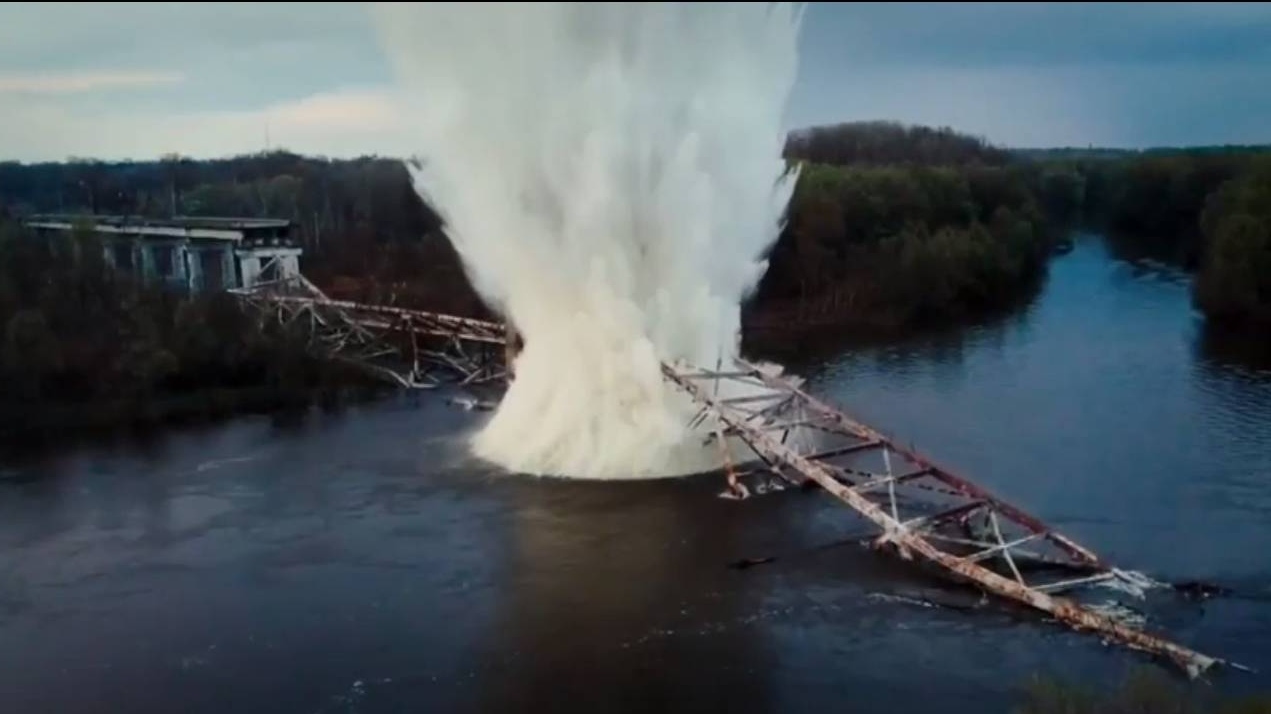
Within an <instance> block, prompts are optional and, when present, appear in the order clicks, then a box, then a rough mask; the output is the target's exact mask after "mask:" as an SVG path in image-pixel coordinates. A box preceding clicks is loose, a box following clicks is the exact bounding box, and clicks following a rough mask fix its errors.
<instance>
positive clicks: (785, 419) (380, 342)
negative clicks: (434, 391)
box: [232, 275, 1245, 677]
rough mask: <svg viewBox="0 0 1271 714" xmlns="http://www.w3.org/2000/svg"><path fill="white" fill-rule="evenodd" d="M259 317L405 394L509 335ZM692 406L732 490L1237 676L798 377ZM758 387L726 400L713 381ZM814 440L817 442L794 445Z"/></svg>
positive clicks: (377, 318)
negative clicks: (821, 518)
mask: <svg viewBox="0 0 1271 714" xmlns="http://www.w3.org/2000/svg"><path fill="white" fill-rule="evenodd" d="M232 292H233V293H235V294H236V295H238V296H239V298H240V299H241V300H242V302H243V303H244V304H245V305H246V306H248V307H249V308H251V309H253V310H255V311H256V313H257V314H258V316H259V318H260V319H262V320H274V321H276V322H279V323H281V324H283V325H285V326H289V327H291V328H294V329H300V330H304V331H305V332H306V334H307V337H308V343H309V346H310V348H311V349H312V350H313V352H314V353H315V354H317V355H319V356H322V357H324V358H329V359H333V360H339V361H342V362H346V363H349V364H353V365H356V366H358V367H359V368H362V369H365V370H366V371H368V372H369V373H371V374H373V375H375V376H376V377H378V378H381V379H384V380H387V381H389V382H391V383H393V384H396V385H398V386H401V387H404V388H412V389H420V388H434V387H437V386H440V385H442V384H443V383H447V382H449V383H455V384H459V385H475V384H489V383H498V382H501V381H503V380H504V379H506V377H507V376H508V371H507V370H508V365H509V364H510V363H511V359H510V358H511V357H512V356H513V354H512V350H513V349H515V347H516V345H517V344H518V337H517V336H516V335H515V333H514V332H512V331H511V330H510V329H508V328H505V327H504V326H501V325H499V324H497V323H494V322H489V321H483V320H475V319H470V318H461V317H454V316H450V315H440V314H436V313H429V312H424V311H419V310H410V309H405V308H399V307H387V306H379V305H367V304H363V303H356V302H350V301H341V300H332V299H330V298H329V297H327V296H326V295H325V294H324V293H323V292H322V291H321V290H319V289H318V288H317V287H316V286H314V285H313V284H312V283H310V282H309V281H308V280H306V279H305V278H304V277H303V276H298V275H297V276H294V277H291V278H287V279H283V280H279V281H274V282H269V283H261V284H258V285H256V286H253V287H252V288H243V289H237V290H233V291H232ZM662 372H663V376H664V377H665V378H666V379H667V380H668V381H669V382H671V383H672V384H674V385H675V386H676V387H678V388H679V389H680V390H682V391H683V392H685V393H686V394H687V395H688V396H690V397H691V398H692V400H693V402H694V404H695V405H696V407H697V414H696V416H695V417H694V419H693V420H692V421H691V422H690V426H693V425H707V424H709V427H708V428H707V429H706V431H709V432H710V438H711V439H714V440H719V441H721V442H722V440H723V439H725V438H728V437H732V438H735V439H737V440H740V441H741V442H742V443H743V444H745V446H746V447H748V449H749V451H750V452H751V453H752V455H753V459H750V460H749V461H748V463H747V464H745V465H744V466H745V467H746V469H745V471H743V472H741V473H740V474H738V473H737V472H736V471H735V470H734V469H733V467H732V466H731V465H730V466H729V467H728V475H729V482H730V486H731V487H732V488H733V489H734V490H735V491H739V492H742V493H744V492H745V487H744V484H743V477H745V476H753V475H771V476H775V477H778V478H780V479H782V480H784V481H785V482H788V483H789V484H791V485H796V486H800V487H806V486H815V487H819V488H820V489H821V490H824V491H825V492H826V493H828V494H830V495H831V496H833V497H834V498H836V499H837V500H838V501H839V502H841V503H842V504H843V505H845V506H847V507H848V508H850V509H851V510H852V511H853V512H855V513H856V514H857V515H859V516H860V517H863V518H864V519H866V520H867V521H869V522H870V523H872V524H873V525H874V526H876V527H877V528H878V531H879V532H878V535H877V536H875V537H874V538H872V540H871V541H870V543H871V545H872V546H873V547H875V548H876V549H878V550H880V551H884V552H888V553H891V554H894V555H896V556H898V557H900V558H902V559H904V560H907V561H914V562H915V563H916V564H921V565H925V566H927V567H929V568H932V569H934V570H935V571H936V572H938V573H939V574H941V575H943V576H944V577H946V578H947V579H950V580H953V581H955V582H959V583H963V584H967V585H970V586H972V587H976V588H979V589H980V590H982V591H983V592H986V593H992V594H994V595H997V596H999V597H1001V598H1004V599H1005V600H1007V601H1010V602H1014V603H1016V604H1019V605H1023V606H1026V607H1028V608H1032V609H1034V610H1039V611H1041V612H1043V613H1046V614H1047V615H1049V616H1051V617H1053V618H1054V619H1055V620H1058V621H1060V622H1063V623H1064V624H1066V625H1068V626H1070V627H1072V628H1074V629H1077V630H1081V631H1088V632H1092V633H1096V634H1098V635H1100V636H1101V637H1103V638H1104V639H1106V640H1109V641H1115V642H1118V643H1120V644H1122V645H1125V646H1127V647H1130V648H1133V649H1136V650H1140V651H1144V652H1147V653H1150V654H1151V655H1154V656H1157V657H1161V658H1164V659H1166V660H1168V661H1170V662H1172V663H1173V664H1175V665H1177V666H1178V667H1179V668H1181V669H1182V670H1183V671H1184V672H1186V673H1187V675H1188V676H1189V677H1197V676H1199V675H1200V674H1202V673H1204V672H1206V671H1207V670H1210V669H1211V668H1213V667H1215V666H1216V665H1227V666H1231V667H1234V668H1238V669H1245V668H1244V667H1241V666H1240V665H1237V664H1235V663H1231V662H1226V661H1224V660H1221V659H1218V658H1216V657H1212V656H1209V655H1205V654H1202V653H1200V652H1197V651H1195V650H1192V649H1190V648H1188V647H1185V646H1182V645H1179V644H1176V643H1174V642H1171V641H1169V640H1167V639H1165V638H1164V637H1163V636H1161V635H1157V634H1153V633H1150V632H1148V631H1146V630H1145V629H1140V628H1137V627H1132V626H1129V625H1127V624H1124V623H1122V622H1120V621H1118V620H1116V619H1114V618H1112V617H1110V616H1108V615H1106V614H1103V613H1102V612H1099V611H1098V610H1096V609H1095V608H1093V607H1091V606H1089V605H1086V604H1083V603H1082V602H1081V601H1079V600H1078V599H1077V598H1076V597H1072V595H1074V594H1075V593H1077V592H1078V591H1080V590H1083V589H1085V588H1088V587H1090V586H1094V585H1100V584H1105V585H1106V584H1110V585H1121V586H1123V587H1124V588H1125V589H1128V590H1131V591H1133V590H1138V589H1141V588H1142V587H1143V586H1144V584H1145V582H1147V581H1146V579H1145V578H1144V577H1143V576H1141V575H1137V574H1135V573H1133V572H1130V571H1126V570H1122V569H1120V568H1118V567H1116V566H1114V565H1112V564H1111V563H1108V562H1107V561H1105V560H1104V559H1103V558H1100V557H1099V556H1098V555H1096V554H1095V553H1094V552H1093V551H1092V550H1090V549H1089V548H1087V547H1085V546H1083V545H1081V544H1079V543H1077V542H1076V541H1075V540H1073V539H1072V538H1070V537H1068V536H1065V535H1064V534H1062V533H1060V532H1059V531H1057V530H1055V529H1054V528H1051V527H1050V526H1048V525H1046V524H1045V523H1043V522H1042V521H1041V520H1040V519H1038V518H1036V517H1035V516H1033V515H1030V514H1029V513H1027V512H1026V511H1025V510H1023V509H1021V508H1019V507H1017V506H1014V505H1012V504H1010V503H1008V502H1006V501H1004V500H1003V499H1001V498H1000V497H998V496H996V495H994V494H992V493H990V492H989V491H988V490H986V489H984V488H982V487H981V486H979V485H976V484H975V483H973V482H971V481H969V480H967V479H965V478H963V477H961V476H958V475H956V474H955V473H953V472H952V471H950V470H948V469H946V468H944V467H942V466H940V465H938V464H936V463H935V462H934V461H932V460H930V459H928V458H927V457H925V456H923V455H921V454H919V453H917V452H916V451H914V450H913V449H910V448H906V447H903V446H900V445H898V444H896V443H894V442H893V441H892V440H891V439H889V438H887V437H886V436H884V435H883V434H881V433H879V432H878V431H876V430H875V429H872V428H871V427H869V426H867V425H865V424H862V423H861V422H859V421H857V420H855V419H853V418H851V417H849V416H847V415H846V414H845V413H843V412H842V411H841V410H839V409H836V408H835V407H832V406H830V405H828V404H826V403H824V402H822V401H820V400H818V399H816V398H815V397H813V396H811V395H810V394H808V393H807V392H805V391H804V390H803V389H802V388H801V386H800V384H799V383H798V382H797V380H793V379H791V378H789V377H785V376H782V375H781V374H780V373H779V370H773V369H768V368H767V367H765V366H763V365H757V364H754V363H751V362H748V361H746V360H742V359H736V360H734V361H733V363H732V364H730V365H727V366H723V365H721V366H719V367H717V368H716V369H714V370H704V369H701V368H699V367H697V366H694V365H671V364H663V365H662ZM725 381H733V382H737V383H740V384H743V385H745V386H747V387H751V388H760V389H763V390H765V391H764V393H763V394H761V395H757V396H747V397H737V398H731V399H730V398H721V397H719V396H718V394H719V392H720V390H719V386H720V384H721V383H722V382H725ZM796 432H811V433H814V434H816V435H817V436H818V438H817V439H815V440H812V441H813V443H815V446H814V447H809V446H807V445H806V442H808V441H809V440H806V439H799V440H797V441H798V444H797V445H796V443H795V440H792V439H791V436H792V435H793V434H795V433H796Z"/></svg>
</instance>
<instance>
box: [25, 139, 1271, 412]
mask: <svg viewBox="0 0 1271 714" xmlns="http://www.w3.org/2000/svg"><path fill="white" fill-rule="evenodd" d="M783 154H784V157H785V159H786V161H787V162H788V164H789V165H790V166H791V167H792V168H793V167H794V166H795V165H798V166H799V170H800V172H801V173H800V178H799V181H798V184H797V186H796V190H795V193H794V197H793V199H792V200H791V203H790V206H789V209H788V211H787V215H786V221H785V225H784V228H783V229H782V231H781V233H780V236H779V238H778V240H777V242H776V244H775V246H774V247H773V249H772V251H771V253H770V255H769V260H770V267H769V270H768V272H767V274H766V275H765V276H764V278H763V280H762V282H761V284H760V286H759V287H758V289H757V290H756V292H755V295H754V296H753V297H752V299H751V300H750V301H749V302H748V303H747V304H746V305H745V309H744V321H745V326H746V329H747V333H748V334H747V339H748V341H751V342H759V343H762V342H763V340H764V339H767V338H766V337H765V336H772V337H775V340H781V339H784V337H785V336H788V335H790V334H791V333H797V332H799V331H813V330H819V331H826V330H827V328H831V329H830V330H829V331H833V329H834V328H838V329H839V330H840V331H844V330H856V329H865V328H869V329H901V328H906V329H907V328H912V327H914V326H916V325H921V324H923V323H926V322H931V321H948V320H951V319H958V318H962V317H967V316H973V315H976V314H978V313H982V312H985V311H992V310H1000V309H1002V308H1004V307H1006V306H1009V305H1011V304H1013V303H1015V302H1017V301H1020V300H1023V299H1026V298H1027V297H1028V296H1029V295H1031V294H1032V293H1033V292H1034V291H1035V289H1036V287H1037V286H1038V285H1039V284H1040V282H1041V280H1043V279H1044V276H1045V274H1046V267H1047V264H1048V261H1049V259H1050V257H1051V256H1052V255H1053V254H1054V253H1055V252H1056V251H1058V250H1062V249H1063V248H1064V247H1065V245H1066V243H1067V241H1068V239H1067V236H1068V235H1069V234H1070V232H1071V231H1072V230H1073V229H1074V228H1078V227H1081V228H1088V229H1092V230H1098V231H1102V232H1104V233H1106V234H1107V235H1108V236H1110V240H1111V241H1112V242H1113V243H1114V244H1115V245H1117V246H1118V249H1119V250H1124V251H1126V252H1127V253H1129V254H1135V255H1144V254H1146V255H1151V256H1154V257H1157V258H1159V259H1163V260H1168V261H1171V262H1174V263H1176V264H1178V265H1181V266H1184V267H1186V268H1188V269H1190V270H1193V271H1195V274H1196V279H1195V281H1194V285H1193V293H1194V299H1195V303H1196V305H1197V307H1198V308H1199V309H1200V310H1201V311H1202V312H1203V313H1204V314H1205V315H1206V316H1207V318H1208V319H1210V320H1212V321H1214V322H1216V323H1222V324H1223V325H1229V326H1233V328H1234V329H1244V330H1250V329H1252V330H1261V329H1266V326H1267V325H1271V153H1269V152H1267V151H1266V150H1265V148H1263V147H1202V148H1197V149H1156V150H1148V151H1127V150H1101V149H1055V150H1008V149H1002V148H1000V147H995V146H993V145H992V144H990V143H989V142H988V141H987V140H985V139H983V138H980V137H973V136H968V135H965V134H960V133H958V132H955V131H953V130H951V129H947V128H931V127H920V126H918V127H915V126H906V125H902V124H899V123H895V122H864V123H847V124H838V125H832V126H824V127H813V128H809V129H804V130H800V131H796V132H792V133H791V134H790V135H789V137H788V140H787V143H786V146H785V148H784V152H783ZM43 212H57V213H80V214H86V213H98V214H116V215H117V214H131V215H144V216H156V217H161V216H169V215H174V214H177V215H186V216H200V215H202V216H227V215H232V216H248V217H272V218H285V219H289V220H291V221H293V222H294V223H295V225H296V229H297V230H296V235H297V236H298V237H299V240H300V241H301V243H302V245H303V247H304V248H305V255H304V259H303V264H302V267H303V269H304V271H305V273H306V275H308V276H309V277H310V278H311V279H313V280H314V281H315V282H317V283H318V284H319V285H321V286H322V287H323V288H324V289H326V290H328V292H330V293H331V294H333V295H334V296H336V297H341V298H347V299H359V300H367V301H374V302H378V303H392V304H399V305H408V306H413V307H419V308H423V309H430V310H435V311H441V312H448V313H453V314H464V315H472V316H484V317H488V316H489V312H488V311H487V310H486V308H485V307H484V306H483V304H482V302H481V300H480V299H479V297H478V296H477V295H476V294H475V292H474V291H473V290H472V288H471V286H470V285H469V284H468V281H467V279H466V277H465V275H464V271H463V268H462V266H461V264H460V262H459V260H458V257H457V255H456V253H455V251H454V250H453V248H452V246H451V245H450V243H449V241H448V239H447V238H446V236H445V229H444V225H443V222H442V220H441V219H440V217H439V216H438V214H437V212H436V211H434V210H433V209H432V208H431V207H430V206H428V205H427V204H426V203H425V202H424V201H423V200H421V199H420V198H419V196H418V194H417V193H416V192H415V191H414V190H413V188H412V186H411V183H410V177H409V173H408V171H407V169H406V166H405V165H404V164H403V163H402V162H401V161H399V160H396V159H390V158H382V157H363V158H359V159H351V160H336V159H327V158H322V157H307V156H300V155H296V154H293V153H289V152H286V151H272V152H266V153H258V154H251V155H245V156H238V157H231V158H226V159H218V160H212V161H195V160H191V159H188V158H184V157H181V156H175V155H171V156H165V157H162V158H160V159H158V160H154V161H130V162H116V163H108V162H101V161H95V160H90V159H78V158H76V159H70V160H67V161H65V162H50V163H40V164H21V163H16V162H0V329H2V330H3V333H2V334H0V338H2V339H3V341H4V351H3V358H2V359H0V413H7V414H11V415H12V414H21V413H23V410H26V409H28V408H29V407H31V405H34V404H41V405H45V406H47V405H50V404H52V405H75V404H78V403H80V402H85V401H95V402H109V403H119V404H124V405H130V406H127V409H128V410H131V411H138V410H140V411H142V412H144V411H145V409H146V408H147V407H145V405H147V404H150V403H152V402H154V401H155V400H156V399H157V396H158V395H187V394H202V393H205V392H207V391H209V390H211V391H213V392H215V391H216V390H226V389H231V390H232V389H251V390H264V392H265V393H267V394H269V395H271V396H270V399H274V398H283V396H285V395H286V396H287V398H291V397H293V396H295V395H299V394H301V393H305V392H307V391H308V390H312V389H314V388H317V387H321V386H323V385H332V384H340V383H343V382H344V381H345V380H347V379H348V375H343V374H336V373H334V372H332V371H331V370H330V368H328V367H324V366H323V365H320V364H316V363H314V362H312V361H310V360H309V358H308V357H306V355H305V354H304V351H303V348H302V345H300V344H299V342H298V341H297V340H296V339H295V338H294V336H288V335H285V334H267V333H266V331H265V328H260V327H259V326H256V325H255V324H254V323H251V322H250V321H249V320H248V319H247V317H246V316H245V315H243V314H242V313H241V312H239V310H238V307H237V305H236V304H234V302H233V301H232V300H231V299H229V298H227V297H226V296H215V295H212V296H185V295H174V294H171V293H164V292H160V291H155V290H151V289H148V288H146V287H145V286H141V285H136V284H133V283H131V282H130V281H129V280H128V279H127V278H126V277H124V276H119V275H115V274H113V273H112V272H111V271H110V270H109V268H108V266H106V265H105V263H104V261H102V260H99V259H96V258H92V257H91V256H94V255H100V251H97V252H96V253H95V252H94V250H92V249H91V245H88V244H89V243H91V241H93V240H94V239H93V237H92V236H91V235H87V234H81V235H77V236H75V237H74V238H73V239H68V242H69V243H73V244H75V245H58V244H56V242H55V243H54V244H50V243H47V242H42V241H35V240H34V239H32V237H31V236H29V235H26V234H25V233H24V232H23V230H22V229H21V228H20V227H19V221H20V219H21V217H22V216H24V215H28V214H31V213H43ZM76 245H78V246H79V247H78V248H76ZM85 256H89V257H85Z"/></svg>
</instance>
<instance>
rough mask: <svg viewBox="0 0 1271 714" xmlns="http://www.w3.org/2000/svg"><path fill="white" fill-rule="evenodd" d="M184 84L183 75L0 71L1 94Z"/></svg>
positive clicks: (50, 92)
mask: <svg viewBox="0 0 1271 714" xmlns="http://www.w3.org/2000/svg"><path fill="white" fill-rule="evenodd" d="M183 81H185V75H183V74H181V73H180V72H161V71H147V70H137V71H126V70H123V71H113V72H110V71H85V72H25V73H23V72H9V73H5V72H0V93H4V92H12V93H27V94H75V93H79V92H92V91H99V90H106V89H128V88H135V87H153V86H156V85H164V84H176V83H178V82H183Z"/></svg>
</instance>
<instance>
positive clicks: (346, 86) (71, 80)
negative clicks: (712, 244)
mask: <svg viewBox="0 0 1271 714" xmlns="http://www.w3.org/2000/svg"><path fill="white" fill-rule="evenodd" d="M103 28H110V29H109V31H103ZM801 54H802V58H801V66H800V80H799V84H798V86H797V87H796V89H795V91H794V96H793V98H792V103H791V107H790V112H789V120H788V122H789V124H790V126H806V125H808V124H812V123H822V122H835V121H844V120H851V119H876V118H887V119H897V120H901V121H908V122H921V123H929V124H941V125H949V126H952V127H954V128H956V129H961V130H965V131H971V132H974V133H978V134H982V135H984V136H987V137H988V138H989V139H990V140H993V141H997V142H1003V143H1007V144H1011V145H1054V144H1076V145H1085V144H1089V143H1093V144H1119V145H1129V146H1141V145H1152V144H1181V143H1221V142H1227V141H1232V142H1259V141H1261V142H1266V141H1271V125H1268V124H1267V122H1266V117H1268V116H1271V93H1269V92H1267V91H1266V87H1271V4H1267V3H1167V4H1158V5H1146V4H1139V3H960V4H950V3H903V4H902V3H813V4H812V5H811V6H810V8H809V10H808V13H807V16H806V17H805V22H804V33H803V39H802V53H801ZM390 86H391V74H390V71H389V67H388V62H387V61H386V58H385V57H384V55H383V52H382V51H381V49H380V48H379V45H378V42H377V38H376V34H375V31H374V27H373V25H372V23H371V21H370V17H369V14H368V13H367V12H366V8H365V7H364V4H363V3H341V2H329V3H308V4H299V3H285V2H284V3H268V2H261V3H199V2H195V3H155V2H149V3H147V2H140V3H108V2H100V3H0V159H3V158H21V159H25V160H37V159H61V158H65V157H66V156H68V155H71V154H78V155H94V156H101V157H103V158H118V157H126V156H131V157H139V158H145V157H152V156H158V155H159V154H161V153H163V152H166V151H180V152H183V153H186V154H191V155H196V156H217V155H224V154H228V153H238V152H243V151H254V150H257V149H260V148H263V147H264V146H265V135H266V127H268V133H269V139H270V143H271V144H272V145H273V146H275V147H278V146H284V147H287V148H291V149H293V150H297V151H306V152H319V153H323V154H326V155H330V156H344V155H357V154H364V153H388V152H395V153H408V152H413V151H415V150H417V149H418V148H420V147H412V146H410V143H409V141H407V140H406V137H407V134H408V131H409V126H408V123H409V122H408V121H407V119H406V115H405V114H403V112H401V111H400V110H399V109H398V108H397V107H395V106H394V105H393V103H392V100H391V97H390V93H389V87H390Z"/></svg>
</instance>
